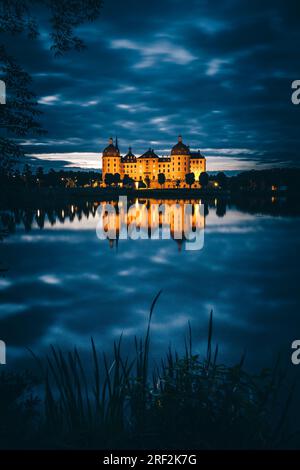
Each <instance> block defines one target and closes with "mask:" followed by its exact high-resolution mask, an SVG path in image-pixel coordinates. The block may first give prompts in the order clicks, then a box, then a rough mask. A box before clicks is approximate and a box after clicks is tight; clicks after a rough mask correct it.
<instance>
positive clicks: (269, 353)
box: [0, 200, 300, 368]
mask: <svg viewBox="0 0 300 470" xmlns="http://www.w3.org/2000/svg"><path fill="white" fill-rule="evenodd" d="M198 202H199V201H193V204H197V203H198ZM142 203H143V204H145V205H146V206H147V207H148V208H149V207H151V202H149V201H142ZM272 204H273V205H274V204H277V203H276V201H274V200H273V201H269V202H268V207H267V210H262V208H261V207H260V208H259V207H258V206H257V207H255V205H253V204H252V207H251V211H250V209H249V210H248V209H241V208H239V209H238V208H237V207H236V206H235V205H234V204H231V205H230V206H228V205H227V207H226V205H225V204H224V203H222V201H210V202H209V203H208V204H206V206H205V222H204V217H203V220H202V222H201V224H202V225H203V227H204V226H205V228H204V245H203V247H202V249H200V250H186V249H185V244H186V242H181V241H176V240H174V239H172V238H171V239H166V240H153V239H142V240H141V239H140V240H131V239H128V240H118V242H116V241H113V242H109V241H108V240H99V238H98V237H97V235H96V226H97V223H98V221H99V216H98V213H97V206H98V203H94V202H85V201H81V202H79V203H76V204H75V203H74V204H70V205H64V206H60V207H55V208H54V207H48V208H47V209H43V208H37V207H35V208H32V209H29V208H27V209H26V208H25V209H24V208H22V209H21V208H19V209H14V210H12V209H9V210H8V209H4V208H3V209H2V210H1V215H0V220H1V225H2V229H4V232H3V235H4V237H3V240H2V242H1V244H0V250H1V253H0V263H1V266H2V268H4V267H5V268H8V271H7V272H4V273H3V275H2V277H0V295H1V305H0V339H2V340H4V341H5V342H6V345H7V364H11V365H17V364H22V365H23V364H26V363H27V361H28V360H29V353H28V352H27V349H26V348H31V349H32V350H34V351H35V352H36V353H38V354H43V353H44V352H46V351H47V350H48V348H49V345H50V344H55V345H60V346H61V347H62V348H63V349H67V348H72V347H73V346H74V345H76V346H77V347H78V348H79V349H80V350H81V351H83V353H84V351H87V350H88V349H89V345H90V337H91V336H93V337H94V339H95V342H96V343H97V345H98V347H99V349H103V350H106V351H109V350H111V345H112V340H113V339H117V338H118V337H119V335H120V334H121V333H122V332H123V335H124V348H130V347H131V345H132V338H133V336H134V335H141V334H142V333H143V332H144V331H145V327H146V323H147V318H148V314H149V307H150V304H151V301H152V299H153V298H154V296H155V295H156V294H157V292H158V291H159V290H160V289H162V294H161V297H160V299H159V301H158V303H157V305H156V308H155V312H154V316H153V323H152V336H151V344H152V351H153V355H154V356H155V357H158V356H159V354H160V353H161V352H164V351H166V350H167V348H168V346H169V345H170V344H171V345H172V346H174V347H175V348H177V349H179V350H181V349H183V342H184V337H185V334H186V332H187V325H188V321H190V323H191V326H192V330H193V343H194V349H195V351H198V352H200V353H204V352H205V343H206V337H207V324H208V318H209V313H210V311H211V310H213V314H214V342H215V343H218V344H219V349H220V351H221V357H222V359H223V360H224V361H231V362H235V361H237V360H238V359H239V358H240V356H241V354H242V353H243V352H244V351H245V350H246V352H247V360H246V365H248V367H249V368H253V367H264V366H268V365H270V362H271V361H273V360H274V359H275V357H276V355H277V353H278V352H280V351H282V352H283V355H284V356H286V357H287V358H288V356H289V355H290V351H291V348H290V347H291V342H292V341H293V340H294V339H298V338H300V315H299V311H298V306H299V300H300V299H299V248H300V237H299V228H300V218H299V217H298V216H294V215H292V214H289V215H286V214H285V211H284V210H283V211H281V210H278V211H275V212H274V211H272V207H273V205H272ZM253 206H254V207H253ZM276 207H279V209H280V205H279V206H278V205H277V206H276ZM203 227H202V228H203Z"/></svg>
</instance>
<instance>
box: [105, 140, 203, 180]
mask: <svg viewBox="0 0 300 470" xmlns="http://www.w3.org/2000/svg"><path fill="white" fill-rule="evenodd" d="M204 171H206V159H205V157H204V155H202V153H201V152H200V150H199V151H198V152H191V151H190V149H189V147H188V146H187V145H185V144H184V143H183V142H182V137H181V136H179V137H178V142H177V144H176V145H174V147H173V148H172V150H171V153H170V156H167V157H159V156H158V155H156V153H155V152H154V150H153V149H151V148H149V150H147V151H146V152H145V153H143V154H142V155H141V156H139V157H137V156H136V155H134V154H133V153H132V149H131V147H129V150H128V152H127V153H126V155H124V156H121V154H120V150H119V147H118V143H117V142H116V143H115V144H114V142H113V139H112V138H110V139H109V145H108V146H107V147H106V148H105V149H104V150H103V154H102V177H103V181H105V177H106V175H107V174H113V175H114V174H116V173H118V174H119V175H120V177H121V179H122V180H123V178H124V176H125V175H127V176H128V177H129V178H131V179H132V180H133V181H134V182H136V183H138V182H140V181H143V182H144V183H146V185H147V186H148V187H153V188H155V187H159V185H160V184H159V182H158V175H159V174H160V173H163V174H164V176H165V183H164V187H172V188H174V187H175V186H177V187H186V186H188V185H187V184H186V182H185V176H186V174H188V173H194V176H195V183H194V184H193V185H192V186H193V187H198V186H199V176H200V173H202V172H204Z"/></svg>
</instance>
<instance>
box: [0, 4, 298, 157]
mask: <svg viewBox="0 0 300 470" xmlns="http://www.w3.org/2000/svg"><path fill="white" fill-rule="evenodd" d="M295 5H296V2H292V1H289V2H281V1H279V0H274V1H272V2H271V1H269V0H268V1H266V2H263V4H262V3H261V2H259V1H258V0H253V2H251V5H249V8H247V11H246V10H245V8H244V6H243V2H242V0H228V1H226V2H218V8H216V7H215V5H214V4H211V2H199V1H197V0H191V1H190V2H189V6H188V8H187V6H186V3H185V2H180V1H175V0H165V1H164V2H161V0H153V1H152V2H140V1H138V0H130V2H129V3H127V2H126V3H125V2H122V1H121V0H114V2H107V4H106V5H105V8H104V9H103V12H102V16H101V18H99V21H97V22H95V23H91V24H88V25H85V26H84V27H83V28H81V29H80V31H79V33H80V34H82V35H83V36H84V37H85V40H86V43H87V49H86V50H85V51H83V52H82V53H80V54H78V53H75V52H74V53H69V54H66V55H64V56H63V57H62V58H59V59H58V58H55V57H53V55H52V54H51V53H50V52H49V51H47V50H46V49H45V39H42V40H36V41H32V40H27V39H26V38H24V40H22V41H19V40H17V39H16V37H13V38H12V40H11V42H10V44H9V45H8V49H9V52H10V53H11V54H12V55H15V56H17V57H18V58H19V60H20V62H21V64H22V65H23V66H24V68H25V69H26V70H27V71H29V72H30V73H31V74H32V76H33V84H32V87H33V89H34V91H35V92H36V94H37V96H38V97H40V98H39V101H40V107H41V109H42V111H43V115H42V117H41V121H42V124H43V126H44V127H45V129H47V131H48V135H47V136H46V138H45V136H43V137H40V138H37V137H36V136H29V137H28V138H27V139H26V140H25V141H24V144H25V148H26V152H27V153H29V154H31V153H32V154H36V153H39V154H48V153H61V154H64V153H73V152H78V153H97V152H98V151H99V150H101V149H102V148H103V147H104V145H105V144H106V142H107V139H108V137H109V136H110V135H117V136H118V139H119V142H120V145H122V146H123V148H125V149H127V147H128V144H129V143H130V144H131V145H132V147H133V148H134V151H135V152H136V153H137V154H138V153H142V152H143V151H145V149H147V148H148V147H149V144H150V143H151V142H157V144H151V145H155V147H156V146H157V147H158V149H157V150H159V149H170V148H171V147H172V145H174V143H176V140H177V135H178V134H183V137H184V141H185V142H186V143H187V144H189V145H190V146H191V147H192V148H201V149H203V148H212V149H226V148H229V149H243V148H246V149H249V150H250V151H253V152H255V153H254V154H253V155H252V156H251V158H250V160H251V161H253V165H255V164H257V165H258V164H266V165H267V164H270V165H273V164H274V163H277V164H279V163H280V164H286V165H299V158H298V150H297V149H298V147H299V111H300V107H297V106H293V105H292V104H291V100H290V95H291V82H292V81H293V80H294V79H297V78H299V77H298V73H299V70H298V65H297V64H298V63H299V60H300V51H299V50H298V49H299V48H297V43H298V42H299V39H300V32H299V28H298V25H297V22H296V20H295V18H296V17H297V15H296V12H297V8H296V6H295ZM40 20H41V24H42V23H43V19H42V18H40ZM165 117H168V118H167V119H165ZM214 155H215V156H217V155H219V153H214ZM223 155H224V156H225V155H226V158H228V155H227V154H223ZM232 156H233V155H232ZM248 156H249V153H248ZM234 157H236V158H235V160H234V161H235V162H236V161H237V160H240V159H243V158H244V157H245V155H243V154H241V153H240V154H236V155H234ZM45 158H46V157H45Z"/></svg>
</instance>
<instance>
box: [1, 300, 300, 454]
mask: <svg viewBox="0 0 300 470" xmlns="http://www.w3.org/2000/svg"><path fill="white" fill-rule="evenodd" d="M158 297H159V294H158V295H157V296H156V298H155V299H154V301H153V303H152V306H151V310H150V316H149V322H148V328H147V331H146V335H145V337H144V339H142V340H137V339H136V338H135V354H134V358H132V359H131V358H129V357H125V356H124V354H123V353H122V350H121V343H122V337H120V339H119V341H118V342H117V343H114V347H113V354H112V360H109V359H108V357H107V356H106V355H105V354H103V357H102V358H101V361H100V358H99V354H98V352H97V349H96V347H95V344H94V341H93V339H92V340H91V356H92V365H93V374H92V376H91V377H90V376H87V374H86V372H85V367H84V365H83V362H82V359H81V357H80V354H79V352H78V350H77V349H76V348H75V349H74V351H72V352H69V353H67V354H65V353H63V352H62V351H61V350H59V349H57V348H54V347H52V348H51V353H50V355H49V356H48V357H47V359H46V361H45V362H43V361H40V360H39V359H37V358H36V360H38V362H39V365H40V367H41V371H42V385H43V392H42V394H41V397H42V398H41V401H40V403H38V402H37V399H35V398H33V397H32V395H31V391H30V390H31V388H32V386H33V382H32V379H31V378H30V377H29V378H28V377H27V379H25V375H23V376H22V378H21V379H20V377H18V376H14V379H15V384H14V385H13V383H14V381H13V380H12V377H11V380H10V381H9V380H8V377H7V376H6V374H3V375H2V377H1V378H0V385H1V388H0V390H1V392H0V397H1V418H2V417H3V416H4V420H2V424H1V428H0V437H1V441H0V442H1V447H2V448H6V447H9V446H13V447H32V448H41V447H42V448H45V447H46V448H47V447H48V448H49V447H50V448H169V449H172V448H173V449H176V448H180V449H183V448H190V449H196V448H198V449H220V448H235V449H247V448H258V449H259V448H278V447H279V448H280V447H284V446H285V445H286V443H288V442H289V439H290V435H289V432H288V429H287V417H288V413H289V405H290V402H291V399H292V394H293V387H292V388H291V389H290V390H288V391H287V393H284V395H285V398H284V399H283V396H282V392H281V389H282V388H283V389H284V387H283V385H284V384H285V383H286V382H285V380H284V379H285V375H284V374H283V373H282V372H281V371H280V367H279V361H278V362H277V363H276V365H275V367H274V368H273V369H272V370H271V369H270V370H263V371H262V372H261V373H260V374H259V375H253V374H252V375H250V374H248V373H246V372H245V370H244V357H242V358H241V360H240V361H239V363H238V364H236V365H235V366H232V367H228V366H225V365H224V364H219V363H218V347H216V348H215V349H214V350H213V349H212V329H213V324H212V314H211V316H210V322H209V331H208V342H207V351H206V355H205V357H204V358H203V359H201V357H200V356H199V355H197V354H194V352H193V349H192V333H191V328H190V327H189V335H188V339H187V341H186V343H185V354H184V355H183V356H182V357H180V356H179V355H178V354H177V353H176V352H173V351H172V350H171V349H169V351H168V352H167V354H166V357H165V358H164V359H162V360H161V364H159V365H156V366H152V365H151V363H150V357H149V346H150V324H151V318H152V314H153V309H154V306H155V303H156V301H157V299H158ZM150 377H151V379H150ZM283 392H286V391H285V390H283ZM37 414H38V415H37ZM12 423H14V424H15V423H18V427H17V428H16V427H15V426H14V424H13V425H12ZM19 423H21V425H20V424H19Z"/></svg>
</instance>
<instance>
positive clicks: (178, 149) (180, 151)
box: [171, 135, 190, 155]
mask: <svg viewBox="0 0 300 470" xmlns="http://www.w3.org/2000/svg"><path fill="white" fill-rule="evenodd" d="M189 154H190V149H189V147H188V146H187V145H185V144H184V143H183V142H182V137H181V135H179V136H178V142H177V144H176V145H174V147H173V148H172V150H171V155H189Z"/></svg>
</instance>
